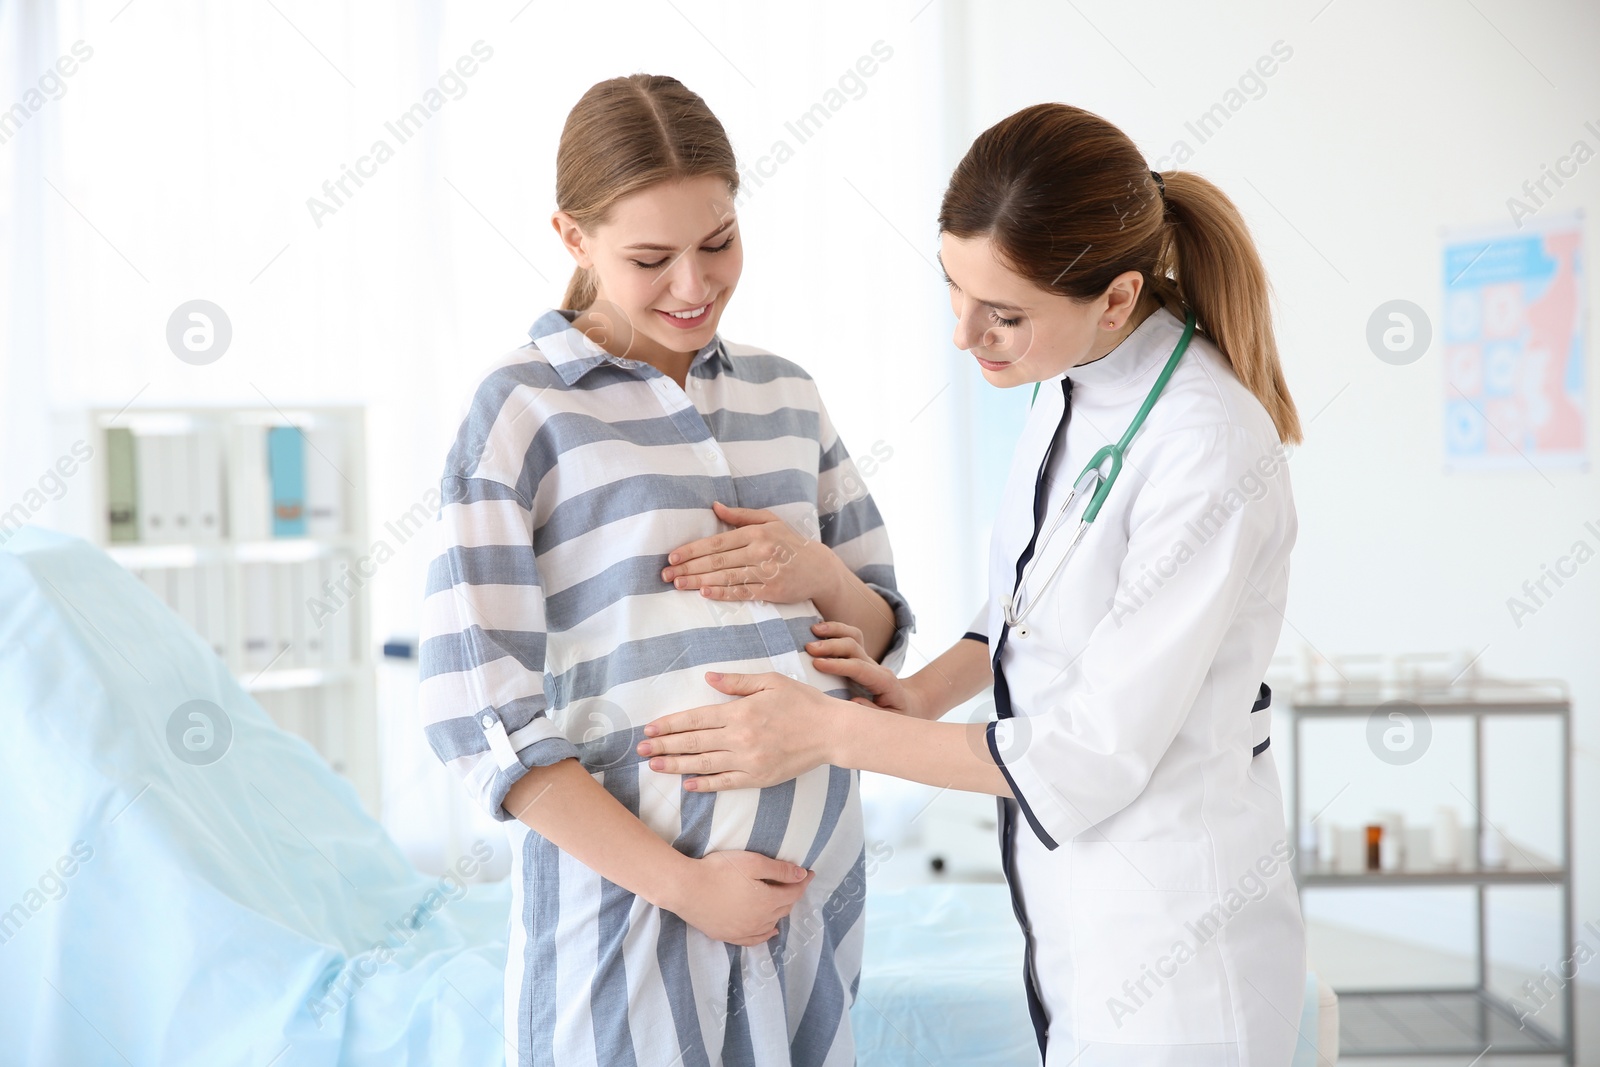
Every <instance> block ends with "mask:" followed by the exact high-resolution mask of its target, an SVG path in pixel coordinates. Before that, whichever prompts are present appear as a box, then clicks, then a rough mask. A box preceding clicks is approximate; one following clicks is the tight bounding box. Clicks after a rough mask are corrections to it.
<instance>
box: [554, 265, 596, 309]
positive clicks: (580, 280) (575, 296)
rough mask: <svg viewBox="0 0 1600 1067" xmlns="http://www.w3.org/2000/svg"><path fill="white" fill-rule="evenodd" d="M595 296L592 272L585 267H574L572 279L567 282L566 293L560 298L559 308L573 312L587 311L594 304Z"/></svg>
mask: <svg viewBox="0 0 1600 1067" xmlns="http://www.w3.org/2000/svg"><path fill="white" fill-rule="evenodd" d="M595 296H596V291H595V285H594V271H592V270H590V269H589V268H587V267H574V268H573V270H572V278H571V280H570V281H568V282H567V293H566V295H565V296H563V297H562V298H561V306H562V307H564V308H571V309H572V310H573V311H587V310H588V309H589V308H590V306H592V305H593V304H594V298H595Z"/></svg>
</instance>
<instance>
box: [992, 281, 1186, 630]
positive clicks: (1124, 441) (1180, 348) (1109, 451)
mask: <svg viewBox="0 0 1600 1067" xmlns="http://www.w3.org/2000/svg"><path fill="white" fill-rule="evenodd" d="M1194 330H1195V319H1194V312H1193V311H1189V312H1187V313H1186V314H1185V315H1184V321H1183V336H1182V337H1179V338H1178V343H1177V345H1176V346H1174V347H1173V349H1172V355H1170V356H1168V357H1167V364H1166V366H1164V367H1162V368H1161V373H1160V374H1159V375H1157V376H1156V381H1155V384H1154V385H1152V386H1151V387H1150V392H1149V393H1147V394H1146V395H1145V398H1144V403H1143V404H1140V405H1139V410H1138V412H1137V413H1136V414H1135V415H1134V416H1133V421H1131V422H1129V423H1128V428H1127V429H1126V430H1124V431H1123V432H1122V437H1121V438H1120V439H1119V440H1118V441H1117V443H1116V444H1114V445H1106V446H1104V447H1103V448H1101V449H1100V450H1099V451H1098V452H1096V453H1095V454H1094V455H1093V456H1092V457H1091V458H1090V460H1089V462H1088V463H1086V464H1085V465H1084V468H1083V470H1082V472H1080V473H1079V475H1078V478H1077V481H1075V482H1074V483H1073V486H1072V492H1071V493H1069V494H1068V496H1067V499H1066V500H1064V501H1063V502H1062V504H1061V510H1060V511H1059V512H1058V513H1057V516H1056V520H1055V522H1054V523H1052V524H1051V526H1050V529H1049V530H1048V531H1047V532H1046V533H1045V536H1044V541H1043V542H1041V543H1040V544H1039V550H1038V551H1037V552H1036V553H1034V556H1033V558H1032V559H1030V560H1029V561H1028V565H1027V567H1026V568H1025V569H1024V570H1023V572H1022V579H1021V581H1019V582H1018V583H1017V592H1016V596H1015V598H1011V597H1008V598H1007V600H1006V615H1007V619H1006V621H1007V623H1008V624H1009V625H1011V626H1018V625H1020V624H1021V622H1022V620H1023V619H1024V618H1026V617H1027V615H1028V612H1029V611H1031V610H1032V609H1033V605H1034V603H1036V601H1030V602H1028V603H1027V604H1026V605H1024V606H1023V607H1022V608H1020V609H1017V608H1015V607H1014V605H1013V600H1014V599H1021V596H1022V590H1023V586H1025V585H1026V584H1027V582H1028V578H1029V577H1030V576H1031V575H1032V573H1033V566H1034V564H1035V563H1037V562H1038V561H1039V558H1040V557H1041V556H1043V555H1044V549H1045V545H1046V544H1048V543H1049V540H1050V535H1051V534H1053V533H1055V531H1056V528H1057V527H1058V526H1060V524H1061V520H1062V519H1064V518H1065V517H1066V512H1067V508H1068V506H1069V505H1071V503H1072V501H1073V498H1075V497H1076V496H1077V495H1078V492H1079V490H1080V488H1082V487H1084V485H1085V483H1086V480H1087V479H1088V478H1089V477H1090V476H1091V475H1093V476H1094V478H1095V480H1096V481H1097V482H1098V484H1097V485H1096V486H1095V490H1094V495H1093V496H1091V497H1090V498H1089V503H1088V505H1087V506H1085V507H1084V509H1083V515H1082V517H1081V518H1080V519H1079V522H1078V530H1077V533H1075V534H1074V535H1073V537H1072V542H1071V543H1070V544H1068V545H1067V551H1066V554H1064V555H1063V556H1062V557H1061V561H1060V562H1059V563H1057V564H1056V567H1055V570H1053V571H1051V572H1050V576H1049V578H1047V579H1046V580H1045V587H1046V588H1048V587H1049V586H1050V584H1051V583H1052V582H1053V581H1054V580H1055V577H1056V575H1057V574H1059V573H1061V568H1062V567H1063V566H1065V565H1066V562H1067V559H1068V557H1070V556H1071V555H1072V550H1073V549H1074V548H1076V547H1077V545H1078V542H1079V541H1080V540H1081V539H1082V538H1083V534H1084V531H1086V530H1087V529H1088V528H1089V525H1090V523H1092V522H1094V520H1095V519H1096V518H1097V517H1098V516H1099V515H1100V507H1101V505H1103V504H1104V503H1105V502H1106V497H1108V496H1110V495H1111V487H1112V486H1113V485H1115V484H1116V482H1117V476H1118V475H1120V474H1121V473H1122V456H1123V453H1124V452H1126V451H1127V450H1128V445H1129V444H1131V443H1132V442H1133V438H1134V436H1135V435H1136V434H1137V433H1138V432H1139V430H1140V429H1141V428H1142V427H1143V426H1144V420H1145V418H1146V417H1147V416H1148V415H1149V414H1150V409H1151V408H1153V407H1155V406H1156V401H1157V400H1158V399H1160V397H1161V391H1162V390H1163V389H1165V388H1166V387H1167V382H1168V381H1169V380H1170V379H1171V378H1172V372H1173V371H1175V370H1177V368H1178V361H1179V360H1180V359H1182V358H1183V354H1184V352H1185V351H1187V350H1188V348H1189V341H1190V339H1191V338H1192V337H1194ZM1033 395H1034V396H1035V397H1037V396H1038V395H1039V386H1038V385H1037V384H1035V385H1034V387H1033ZM1107 460H1110V462H1111V469H1110V471H1109V472H1106V473H1102V472H1101V468H1102V467H1103V466H1105V464H1106V461H1107ZM1040 591H1041V592H1043V590H1042V589H1041V590H1040Z"/></svg>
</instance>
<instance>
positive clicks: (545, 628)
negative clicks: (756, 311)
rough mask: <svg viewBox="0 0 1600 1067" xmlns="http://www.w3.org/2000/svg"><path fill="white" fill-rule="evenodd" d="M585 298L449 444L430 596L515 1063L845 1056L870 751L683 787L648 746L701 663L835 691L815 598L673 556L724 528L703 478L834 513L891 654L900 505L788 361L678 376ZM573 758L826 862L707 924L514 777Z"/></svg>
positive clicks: (674, 824)
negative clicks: (693, 569) (615, 871)
mask: <svg viewBox="0 0 1600 1067" xmlns="http://www.w3.org/2000/svg"><path fill="white" fill-rule="evenodd" d="M570 315H571V313H570V312H558V311H551V312H547V313H546V314H544V315H543V316H542V317H541V318H540V319H539V320H538V322H536V323H535V324H534V326H533V328H532V329H531V330H530V331H529V333H530V336H531V337H532V339H533V344H532V345H529V346H527V347H524V348H521V349H518V350H517V351H516V352H514V353H513V354H512V355H511V356H510V357H509V358H508V359H506V360H504V361H503V362H502V363H501V364H500V365H499V366H498V367H497V368H496V369H494V370H493V371H492V372H491V373H490V374H489V375H488V377H487V378H486V379H485V380H484V382H483V383H482V385H480V386H479V388H478V390H477V393H476V395H475V396H474V398H473V400H472V404H471V408H470V411H469V412H468V414H467V417H466V419H465V421H464V422H463V423H462V426H461V429H460V432H459V434H458V436H457V439H456V442H455V446H454V448H453V449H452V450H451V452H450V455H449V458H448V460H447V461H446V466H445V472H444V478H443V482H442V486H441V489H442V497H443V501H444V502H443V504H442V506H441V508H440V511H439V517H438V523H437V531H438V535H439V538H440V541H439V544H438V555H437V557H436V558H435V559H434V561H433V563H432V566H431V567H430V569H429V573H428V580H427V591H426V599H425V602H424V610H423V626H422V628H423V633H422V649H421V657H422V686H421V706H422V718H423V723H424V727H425V729H426V731H427V736H428V740H429V742H430V743H431V744H432V746H433V749H434V751H435V752H436V753H437V754H438V756H439V758H440V759H441V760H443V761H444V762H445V763H446V764H447V765H448V766H450V767H451V768H452V769H453V770H455V771H456V772H457V773H458V774H459V775H460V776H461V777H462V779H463V780H464V781H465V782H466V784H467V787H468V790H469V791H470V792H471V794H472V795H473V796H474V797H475V798H476V799H477V800H478V802H479V803H481V804H482V805H483V806H484V807H485V808H486V809H487V810H488V811H489V812H491V813H492V814H493V815H494V816H495V817H496V818H497V819H500V820H502V821H505V822H506V825H507V828H508V831H509V832H510V833H511V835H512V839H513V840H512V844H513V849H512V852H513V875H512V877H513V886H514V905H513V906H514V911H513V916H512V924H511V926H512V929H511V952H510V958H509V960H508V965H507V987H506V1022H507V1027H508V1029H507V1032H506V1038H507V1041H508V1042H509V1043H510V1044H512V1045H514V1046H515V1048H516V1049H517V1056H516V1058H515V1059H514V1061H513V1062H516V1063H525V1064H532V1063H539V1064H545V1063H554V1064H562V1065H565V1064H580V1063H581V1064H606V1065H610V1064H621V1063H657V1062H659V1063H682V1064H685V1065H694V1064H703V1065H705V1067H710V1065H711V1064H715V1063H719V1062H720V1063H727V1064H738V1063H751V1064H769V1063H771V1064H778V1063H782V1064H788V1063H790V1062H793V1063H797V1064H798V1063H812V1064H824V1063H828V1064H832V1063H851V1062H853V1046H852V1042H851V1040H850V1033H849V1017H848V1012H849V1006H850V1002H851V1001H852V999H853V997H854V990H855V983H856V981H857V979H858V976H859V963H860V947H861V936H862V931H861V924H860V921H859V920H860V911H861V900H862V897H863V896H864V893H865V883H864V870H863V868H864V856H863V841H862V831H861V815H860V805H859V799H858V797H859V794H858V783H857V775H856V773H855V772H853V771H848V770H843V769H840V768H836V767H820V768H817V769H816V770H814V771H811V772H809V773H808V774H806V775H803V776H801V777H800V778H798V779H795V780H793V781H790V782H785V783H783V784H782V785H779V786H774V787H771V788H768V789H760V790H756V789H746V790H734V791H728V792H722V793H713V794H701V793H688V792H685V791H684V790H683V788H682V780H681V779H680V778H679V777H678V776H676V775H669V774H663V773H659V772H655V771H652V770H650V768H649V766H648V764H647V763H644V762H642V761H640V760H639V758H638V757H637V756H636V755H635V752H634V750H635V746H636V745H637V744H638V742H639V740H640V739H641V737H642V734H641V732H640V730H641V728H642V727H643V725H644V724H645V723H647V722H649V721H651V720H652V719H654V718H656V717H657V716H659V715H662V714H664V713H667V712H671V711H678V710H682V709H685V708H690V707H695V706H698V705H703V704H711V703H716V702H719V701H722V700H725V699H728V698H726V697H724V696H723V695H722V694H720V693H718V692H717V691H716V690H714V689H712V688H711V687H710V686H709V685H707V684H706V682H705V679H704V675H705V672H706V671H708V670H719V671H735V672H758V671H768V670H776V671H780V672H783V673H786V674H788V675H790V676H792V677H795V678H798V679H801V680H804V681H806V682H809V683H810V684H812V685H815V686H817V687H818V688H819V689H822V690H824V691H831V692H835V693H840V694H842V693H843V689H842V687H841V683H840V680H839V679H837V678H834V677H832V676H829V675H825V674H822V673H821V672H819V671H817V670H816V669H815V667H813V666H812V664H811V659H810V657H809V656H808V655H806V654H805V653H804V651H803V646H804V644H805V642H807V641H809V640H811V639H812V635H811V633H810V627H811V625H812V624H813V623H814V622H815V621H816V620H817V618H818V615H817V613H816V610H815V607H814V606H813V605H812V604H811V603H810V602H809V601H808V602H805V603H800V604H769V603H764V602H745V601H736V602H728V601H714V600H709V599H706V598H704V597H702V596H700V594H699V592H698V591H695V590H679V589H676V588H674V587H673V586H672V585H671V584H670V583H667V582H664V581H662V579H661V571H662V569H663V568H664V567H665V566H666V565H667V563H666V557H667V553H668V552H670V551H671V550H673V549H674V548H677V547H679V546H681V545H683V544H685V543H687V542H689V541H693V540H696V539H698V538H701V537H706V536H709V535H711V534H714V533H717V532H720V531H721V530H723V529H725V528H726V527H725V526H724V524H722V523H721V522H720V520H718V519H717V518H716V516H715V514H714V513H713V511H712V510H711V504H712V501H714V500H720V501H722V502H723V503H726V504H729V505H732V506H736V507H747V508H765V509H769V510H771V511H773V512H775V513H777V514H778V515H779V516H781V517H782V518H783V519H784V520H785V521H787V522H788V523H790V525H791V526H793V527H794V528H795V529H797V530H799V531H801V532H803V533H807V534H810V535H812V536H817V537H820V539H821V540H822V542H823V543H825V544H827V545H828V546H829V547H830V548H832V549H833V550H834V552H835V553H837V554H838V555H839V557H840V558H841V559H842V560H843V561H844V562H845V563H846V565H848V566H849V567H850V568H851V569H852V570H853V571H854V572H855V573H856V574H857V575H859V576H860V577H861V578H862V580H863V581H865V582H866V583H867V584H868V585H870V586H871V587H872V588H874V589H875V590H876V591H877V592H878V593H880V594H881V595H882V596H883V597H884V599H885V600H886V601H887V602H888V603H889V604H890V605H891V606H892V608H893V610H894V613H895V626H896V629H895V635H894V638H893V641H892V643H891V648H890V652H889V654H888V655H887V656H886V657H885V662H887V663H889V664H890V665H891V666H895V665H897V664H898V662H899V661H900V660H901V659H902V658H903V656H904V651H905V646H906V642H907V639H908V634H909V631H910V629H911V625H912V618H911V614H910V610H909V608H908V607H907V604H906V601H905V598H904V597H902V596H901V595H900V594H899V592H898V591H897V589H896V586H895V580H894V568H893V564H892V561H891V557H890V552H889V542H888V537H887V533H886V531H885V529H884V525H883V520H882V518H881V516H880V515H879V513H878V510H877V508H876V506H875V505H874V504H873V502H872V499H871V497H870V495H868V494H867V492H866V490H865V484H864V482H863V481H862V479H861V477H860V475H859V473H858V472H857V471H856V469H855V466H854V464H853V463H852V462H851V460H850V457H849V454H848V453H847V451H846V450H845V447H844V444H843V442H842V441H841V440H840V439H839V435H838V434H837V432H836V431H835V430H834V428H833V426H832V424H831V423H830V422H829V419H828V415H827V412H826V410H825V409H824V407H823V405H822V401H821V398H820V397H819V395H818V392H817V388H816V385H815V383H814V382H813V381H812V379H811V378H810V376H809V375H807V374H806V373H805V372H804V371H803V370H801V369H800V368H799V367H798V366H796V365H795V364H793V363H791V362H789V361H787V360H784V359H781V358H779V357H777V356H774V355H771V354H770V353H766V352H762V351H759V350H756V349H752V348H746V347H743V346H739V345H731V344H728V343H726V342H724V341H722V340H721V339H720V338H719V339H713V341H712V342H711V343H710V344H708V345H707V346H706V347H705V348H703V349H701V350H700V351H699V352H698V353H696V354H695V357H694V360H693V362H692V364H691V366H690V369H689V373H688V376H687V380H686V384H685V387H684V388H679V386H678V385H677V383H676V382H674V381H673V380H672V379H671V378H669V377H668V376H666V375H664V374H662V373H661V372H659V371H657V370H656V369H655V368H653V367H651V366H650V365H648V364H646V363H642V362H638V361H634V360H627V359H621V358H618V357H616V356H613V355H610V354H609V353H607V352H606V351H604V350H603V349H601V348H600V347H598V346H597V345H595V344H594V343H593V342H591V341H590V340H589V339H588V338H586V337H585V336H584V335H583V334H582V333H580V332H579V331H577V330H575V329H573V328H572V327H571V324H570V318H569V316H570ZM569 757H575V758H577V759H578V760H580V761H581V762H582V764H583V766H584V767H585V768H586V769H587V770H589V771H590V773H591V774H593V775H594V776H595V778H596V779H597V780H598V781H600V782H601V784H602V785H604V787H605V788H606V789H607V790H608V791H609V792H610V793H611V794H612V795H613V796H615V797H616V798H617V799H618V800H620V801H621V802H622V803H623V804H624V805H625V806H627V807H628V809H629V810H630V811H632V812H633V813H634V814H636V815H637V816H638V817H639V818H640V819H641V820H642V821H643V822H644V823H645V824H646V825H647V826H649V827H650V828H651V829H652V830H654V831H655V832H656V833H657V834H658V835H660V836H661V837H662V838H663V839H665V840H666V841H669V842H671V843H672V844H673V845H674V847H676V848H677V849H678V850H679V851H681V852H685V853H687V854H689V855H695V856H698V855H703V854H705V853H709V852H714V851H724V850H750V851H755V852H761V853H764V854H766V855H768V856H775V857H778V858H780V859H784V860H788V861H790V862H794V863H798V864H800V865H802V866H805V867H808V868H811V869H813V870H815V871H816V877H815V879H813V881H812V883H811V885H810V886H809V887H808V889H807V893H806V896H805V897H804V898H802V900H801V901H800V903H799V904H798V905H797V906H796V908H795V911H794V913H793V915H792V916H791V917H790V919H789V920H787V921H786V922H785V923H784V924H783V927H782V929H781V931H780V936H779V937H778V938H775V939H774V940H773V941H771V942H769V943H767V944H765V945H761V946H757V947H755V948H749V949H741V948H738V947H736V946H731V945H726V944H723V943H720V942H715V941H712V940H711V939H709V938H707V937H706V936H705V935H703V934H701V933H700V932H699V931H698V930H694V929H692V928H689V927H687V925H686V924H685V923H684V922H683V921H682V920H681V919H679V918H678V917H677V916H676V915H674V914H672V913H670V912H663V911H661V910H660V909H658V908H655V907H653V906H651V905H650V904H648V903H646V902H645V901H643V900H640V899H638V898H636V897H634V896H633V895H632V894H630V893H628V892H626V891H624V890H622V889H620V888H619V887H617V886H616V885H614V884H612V883H610V882H608V881H605V880H604V879H602V878H600V877H599V876H598V875H595V874H594V873H593V872H591V871H589V870H588V869H587V868H585V867H584V866H583V865H581V864H579V863H577V862H576V861H574V860H573V859H572V858H571V857H570V856H567V855H565V854H563V853H561V852H559V850H557V849H556V848H555V847H554V846H552V845H551V844H550V843H549V842H548V841H546V840H545V839H544V838H542V837H541V836H540V835H539V834H537V833H534V832H533V831H532V830H530V829H528V828H527V827H526V826H525V825H524V824H522V823H520V822H517V821H515V820H514V819H512V817H511V815H510V814H508V813H507V812H506V811H505V810H504V808H503V807H502V805H503V802H504V800H505V796H506V793H507V791H508V790H509V789H510V787H511V785H512V784H513V783H514V782H515V781H516V780H517V779H518V778H520V777H521V776H522V775H523V774H525V773H526V771H527V769H528V768H529V767H535V766H544V765H548V764H551V763H554V762H556V761H558V760H561V759H565V758H569Z"/></svg>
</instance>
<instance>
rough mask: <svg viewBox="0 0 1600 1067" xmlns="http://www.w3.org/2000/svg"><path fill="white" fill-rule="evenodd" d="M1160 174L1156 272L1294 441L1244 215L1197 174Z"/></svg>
mask: <svg viewBox="0 0 1600 1067" xmlns="http://www.w3.org/2000/svg"><path fill="white" fill-rule="evenodd" d="M1162 178H1163V183H1162V184H1163V186H1164V192H1163V193H1162V199H1163V200H1164V201H1165V204H1166V218H1167V241H1166V242H1165V247H1164V248H1163V249H1162V252H1161V255H1160V257H1159V258H1158V259H1157V261H1156V270H1155V273H1156V275H1157V277H1158V278H1170V279H1171V281H1172V283H1173V284H1174V285H1175V286H1176V288H1177V295H1178V299H1179V301H1180V302H1181V303H1182V305H1183V306H1184V307H1187V308H1191V309H1193V311H1194V314H1195V319H1196V320H1197V321H1198V322H1199V324H1200V327H1201V329H1203V330H1204V331H1205V334H1206V336H1207V337H1209V338H1211V341H1212V343H1213V344H1215V345H1216V346H1217V347H1218V348H1219V349H1221V350H1222V352H1223V353H1224V354H1225V355H1227V357H1228V362H1230V363H1231V364H1233V372H1234V373H1235V374H1237V375H1238V376H1239V380H1240V381H1241V382H1243V383H1244V385H1245V388H1247V389H1249V390H1250V391H1251V392H1252V393H1254V394H1255V396H1256V399H1257V400H1259V401H1261V405H1262V406H1263V407H1265V408H1266V409H1267V414H1268V415H1270V416H1272V424H1273V425H1274V426H1275V427H1277V430H1278V439H1279V440H1281V441H1283V442H1284V443H1285V444H1299V443H1300V440H1301V435H1300V414H1299V412H1297V411H1296V410H1295V406H1294V400H1293V398H1292V397H1290V396H1289V386H1288V384H1287V383H1286V382H1285V381H1284V377H1283V367H1282V364H1281V363H1280V362H1279V360H1278V342H1277V339H1276V338H1275V337H1274V335H1273V330H1272V306H1271V300H1270V287H1269V285H1268V284H1267V271H1266V268H1265V267H1264V266H1262V263H1261V255H1260V253H1258V252H1257V251H1256V246H1255V242H1254V241H1253V240H1251V238H1250V231H1249V229H1248V228H1246V226H1245V222H1244V218H1243V217H1242V216H1241V215H1240V214H1239V209H1238V208H1236V207H1234V205H1233V201H1232V200H1229V199H1228V197H1227V195H1226V194H1225V193H1223V191H1222V190H1221V189H1218V188H1217V187H1216V186H1215V185H1213V184H1212V183H1211V182H1209V181H1207V180H1206V179H1204V178H1202V177H1200V176H1199V175H1198V174H1190V173H1186V172H1184V171H1169V172H1167V173H1165V174H1163V175H1162Z"/></svg>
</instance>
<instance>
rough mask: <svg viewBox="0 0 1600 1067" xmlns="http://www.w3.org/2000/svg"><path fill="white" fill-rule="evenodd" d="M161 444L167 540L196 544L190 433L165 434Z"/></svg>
mask: <svg viewBox="0 0 1600 1067" xmlns="http://www.w3.org/2000/svg"><path fill="white" fill-rule="evenodd" d="M161 442H162V452H161V453H160V455H161V461H162V468H161V471H162V499H163V501H165V507H166V517H167V540H168V541H193V540H194V531H195V517H194V492H193V490H194V483H193V482H192V480H191V471H192V470H193V467H194V464H193V462H192V459H193V455H192V453H193V445H194V438H193V435H191V434H186V433H185V434H164V435H162V438H161Z"/></svg>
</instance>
